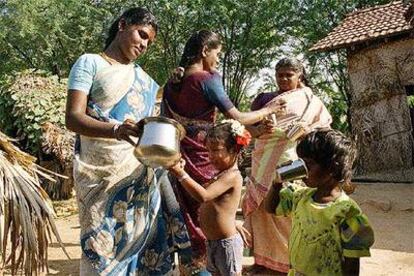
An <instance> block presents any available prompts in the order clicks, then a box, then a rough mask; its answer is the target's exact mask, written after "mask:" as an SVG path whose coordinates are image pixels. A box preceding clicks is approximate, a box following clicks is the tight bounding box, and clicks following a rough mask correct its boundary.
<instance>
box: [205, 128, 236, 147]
mask: <svg viewBox="0 0 414 276" xmlns="http://www.w3.org/2000/svg"><path fill="white" fill-rule="evenodd" d="M207 141H214V142H223V143H224V145H225V147H226V149H227V151H229V152H236V153H239V152H240V150H241V146H240V145H238V144H237V142H236V138H235V137H234V135H233V132H232V130H231V123H229V122H225V123H219V124H217V125H215V126H213V127H211V128H210V129H209V131H208V132H207V136H206V142H207Z"/></svg>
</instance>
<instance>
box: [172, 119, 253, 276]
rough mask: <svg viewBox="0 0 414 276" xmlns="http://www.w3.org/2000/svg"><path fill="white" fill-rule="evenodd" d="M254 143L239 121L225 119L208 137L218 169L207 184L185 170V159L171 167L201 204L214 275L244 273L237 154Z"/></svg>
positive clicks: (208, 252)
mask: <svg viewBox="0 0 414 276" xmlns="http://www.w3.org/2000/svg"><path fill="white" fill-rule="evenodd" d="M249 142H250V133H249V132H248V131H247V130H245V129H244V126H242V125H241V124H240V123H239V122H238V121H235V120H225V121H223V122H222V123H220V124H218V125H216V126H214V127H212V128H211V129H210V130H209V131H208V133H207V136H206V147H207V150H208V153H209V157H210V161H211V163H212V165H213V166H214V167H215V169H216V170H217V171H218V174H216V175H215V176H214V177H213V179H212V180H211V181H209V182H208V183H206V184H205V185H204V186H202V185H200V184H199V183H197V182H196V181H195V180H194V179H193V178H192V177H191V176H189V175H188V174H187V172H186V171H185V170H184V166H185V161H184V160H183V159H182V160H181V161H180V162H179V163H178V164H176V165H174V166H173V167H172V168H170V172H171V173H172V174H173V175H174V176H175V177H176V178H177V179H178V181H179V182H180V184H181V186H182V187H183V188H184V189H185V190H186V191H187V192H188V193H189V194H190V195H191V196H192V197H193V198H194V199H195V200H197V201H198V202H200V203H201V207H200V213H199V220H200V223H201V229H202V231H203V233H204V234H205V235H206V237H207V270H208V271H209V272H210V273H212V274H213V275H241V269H242V259H243V239H242V237H241V236H240V234H239V233H238V231H237V230H236V211H237V207H238V205H239V201H240V195H241V188H242V182H243V179H242V176H241V174H240V171H239V168H238V166H237V157H238V155H239V152H240V150H241V148H242V147H244V146H247V145H248V143H249Z"/></svg>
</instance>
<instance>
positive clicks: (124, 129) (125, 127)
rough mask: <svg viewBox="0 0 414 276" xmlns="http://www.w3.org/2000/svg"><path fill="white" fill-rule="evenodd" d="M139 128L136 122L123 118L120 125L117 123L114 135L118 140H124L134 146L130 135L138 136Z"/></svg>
mask: <svg viewBox="0 0 414 276" xmlns="http://www.w3.org/2000/svg"><path fill="white" fill-rule="evenodd" d="M139 134H140V129H139V127H138V126H137V124H136V123H135V122H134V121H133V120H130V119H127V120H125V121H124V122H123V123H122V124H121V125H118V127H117V128H115V130H114V136H115V138H116V139H118V140H125V141H127V142H128V143H130V144H131V145H133V146H135V142H134V141H133V140H132V139H131V137H130V136H134V137H138V136H139Z"/></svg>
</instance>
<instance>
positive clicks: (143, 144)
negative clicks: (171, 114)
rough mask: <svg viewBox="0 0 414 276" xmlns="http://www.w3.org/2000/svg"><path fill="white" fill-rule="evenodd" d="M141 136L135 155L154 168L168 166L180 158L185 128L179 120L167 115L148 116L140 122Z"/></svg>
mask: <svg viewBox="0 0 414 276" xmlns="http://www.w3.org/2000/svg"><path fill="white" fill-rule="evenodd" d="M138 127H139V128H140V130H141V131H140V136H139V140H138V143H137V145H136V146H135V151H134V153H135V156H136V157H137V158H138V160H139V161H141V163H143V164H144V165H147V166H149V167H152V168H157V167H165V168H168V167H170V166H172V165H174V164H175V163H176V162H178V161H179V160H180V157H181V155H180V141H181V140H182V139H183V138H184V136H185V129H184V128H183V126H182V125H180V124H179V123H178V122H177V121H175V120H172V119H169V118H166V117H147V118H144V119H142V120H141V121H139V122H138Z"/></svg>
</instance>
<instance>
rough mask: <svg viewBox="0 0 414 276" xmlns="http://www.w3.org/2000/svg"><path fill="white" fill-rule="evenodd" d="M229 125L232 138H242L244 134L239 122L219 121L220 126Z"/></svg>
mask: <svg viewBox="0 0 414 276" xmlns="http://www.w3.org/2000/svg"><path fill="white" fill-rule="evenodd" d="M227 123H229V124H230V128H231V133H232V134H233V136H243V133H244V125H242V124H240V122H239V121H236V120H233V119H227V120H223V121H221V124H227Z"/></svg>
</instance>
